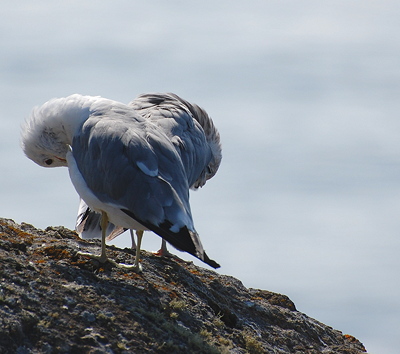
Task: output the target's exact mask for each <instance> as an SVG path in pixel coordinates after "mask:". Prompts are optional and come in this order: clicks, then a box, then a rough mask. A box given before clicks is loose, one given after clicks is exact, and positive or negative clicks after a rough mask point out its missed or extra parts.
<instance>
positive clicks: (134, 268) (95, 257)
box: [77, 251, 142, 273]
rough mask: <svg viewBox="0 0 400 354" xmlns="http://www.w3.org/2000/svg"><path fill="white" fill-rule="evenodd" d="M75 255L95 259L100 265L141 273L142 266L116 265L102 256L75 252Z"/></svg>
mask: <svg viewBox="0 0 400 354" xmlns="http://www.w3.org/2000/svg"><path fill="white" fill-rule="evenodd" d="M77 254H78V255H79V256H85V257H89V258H91V259H95V260H96V261H98V262H99V263H101V264H105V263H110V264H111V265H112V266H114V267H117V268H122V269H131V270H133V271H134V272H137V273H141V272H142V265H141V264H140V263H139V264H138V265H135V264H126V263H117V262H115V261H114V260H112V259H110V258H108V257H107V256H104V255H100V256H98V255H95V254H92V253H89V252H81V251H79V252H77Z"/></svg>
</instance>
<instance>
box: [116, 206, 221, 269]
mask: <svg viewBox="0 0 400 354" xmlns="http://www.w3.org/2000/svg"><path fill="white" fill-rule="evenodd" d="M121 210H122V211H123V212H124V213H125V214H127V215H129V216H130V217H131V218H133V219H135V220H136V221H137V222H139V223H140V224H142V225H143V226H145V227H147V228H148V229H149V230H151V231H153V232H155V233H156V234H158V235H159V236H161V237H162V238H163V239H164V240H166V241H167V242H169V243H170V244H171V245H172V246H174V247H175V248H177V249H178V250H180V251H184V252H187V253H190V254H191V255H193V256H195V257H196V258H198V259H200V260H201V261H203V262H204V263H206V264H208V265H209V266H210V267H213V268H215V269H216V268H219V267H220V265H219V264H218V263H217V262H215V261H213V260H212V259H210V258H208V256H207V254H206V253H205V252H204V250H203V247H202V246H201V243H200V239H199V238H198V235H197V233H196V232H192V231H189V230H188V228H187V227H186V226H184V227H182V228H181V229H180V230H179V231H178V232H172V231H171V230H170V228H171V226H172V224H171V223H170V222H169V221H164V222H163V223H162V224H160V225H159V226H156V225H153V224H151V223H149V222H146V221H142V220H140V219H138V218H137V217H136V216H135V215H134V214H133V213H132V212H131V211H130V210H127V209H121Z"/></svg>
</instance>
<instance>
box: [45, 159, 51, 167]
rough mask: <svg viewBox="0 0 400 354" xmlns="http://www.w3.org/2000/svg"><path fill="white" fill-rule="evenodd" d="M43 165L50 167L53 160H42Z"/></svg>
mask: <svg viewBox="0 0 400 354" xmlns="http://www.w3.org/2000/svg"><path fill="white" fill-rule="evenodd" d="M44 163H45V164H46V165H49V166H50V165H51V164H52V163H53V160H52V159H46V160H44Z"/></svg>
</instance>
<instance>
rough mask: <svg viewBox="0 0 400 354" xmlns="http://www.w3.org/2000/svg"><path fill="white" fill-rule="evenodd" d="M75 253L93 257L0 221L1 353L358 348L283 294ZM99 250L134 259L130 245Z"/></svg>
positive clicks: (68, 238) (68, 235)
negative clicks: (115, 264) (101, 261)
mask: <svg viewBox="0 0 400 354" xmlns="http://www.w3.org/2000/svg"><path fill="white" fill-rule="evenodd" d="M79 250H82V251H89V252H92V253H98V252H99V250H100V243H99V241H90V242H88V241H85V240H81V239H79V238H78V236H77V235H76V233H75V232H73V231H70V230H68V229H66V228H63V227H49V228H47V229H46V230H44V231H43V230H38V229H35V228H34V227H33V226H31V225H28V224H24V223H23V224H21V225H18V224H16V223H14V222H13V221H12V220H7V219H0V352H1V353H19V354H25V353H49V354H50V353H74V354H75V353H96V354H98V353H235V354H239V353H335V354H337V353H347V354H351V353H361V352H365V348H364V347H363V345H362V344H361V343H360V342H359V341H358V340H357V339H355V338H354V337H352V336H350V335H343V334H342V333H341V332H340V331H337V330H334V329H333V328H331V327H328V326H326V325H324V324H322V323H320V322H318V321H316V320H314V319H312V318H310V317H308V316H306V315H305V314H303V313H301V312H298V311H297V310H296V308H295V305H294V304H293V302H292V301H291V300H290V299H289V298H288V297H287V296H285V295H280V294H276V293H272V292H269V291H266V290H258V289H247V288H245V287H244V286H243V285H242V283H241V282H240V281H239V280H237V279H235V278H233V277H230V276H225V275H220V274H218V273H216V272H214V271H211V270H207V269H203V268H200V267H197V266H195V265H193V264H192V263H191V262H185V261H182V260H179V259H172V258H161V257H158V256H155V255H153V254H151V253H147V252H143V260H142V265H143V273H141V274H136V273H134V272H132V271H129V270H124V269H121V268H117V267H112V266H111V265H106V266H101V265H100V264H98V262H97V261H95V260H91V259H89V258H87V257H85V256H80V255H77V251H79ZM107 252H108V255H109V257H110V258H113V259H114V260H116V261H117V262H121V263H130V264H132V263H133V261H134V252H133V251H132V250H130V249H118V248H115V247H108V249H107Z"/></svg>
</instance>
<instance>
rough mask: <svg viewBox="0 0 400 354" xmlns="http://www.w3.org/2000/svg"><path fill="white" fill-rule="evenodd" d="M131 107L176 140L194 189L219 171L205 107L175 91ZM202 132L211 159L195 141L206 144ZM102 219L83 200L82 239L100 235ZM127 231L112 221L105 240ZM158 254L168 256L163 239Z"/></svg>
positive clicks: (78, 224)
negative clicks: (176, 93)
mask: <svg viewBox="0 0 400 354" xmlns="http://www.w3.org/2000/svg"><path fill="white" fill-rule="evenodd" d="M129 106H131V107H132V108H134V109H135V111H136V112H137V113H138V114H140V115H141V116H142V117H144V118H145V119H148V120H150V121H151V122H152V123H154V124H156V125H157V126H158V127H159V128H160V129H161V130H162V131H163V132H164V133H165V134H166V136H167V137H168V138H169V139H170V140H171V141H172V142H173V143H174V146H175V148H176V150H177V151H178V153H179V155H180V157H181V160H182V162H183V166H184V168H185V173H186V176H187V177H188V182H189V186H190V188H191V189H193V190H196V189H198V188H199V187H202V186H203V185H204V184H205V183H206V181H207V180H208V179H210V178H212V177H213V176H214V175H215V174H216V172H217V170H218V168H219V165H220V163H221V145H220V138H219V133H218V131H217V129H216V128H215V126H214V124H213V121H212V120H211V118H210V117H209V116H208V114H207V113H206V112H205V111H204V110H203V109H202V108H200V107H199V106H197V105H196V104H191V103H189V102H187V101H186V100H184V99H182V98H181V97H179V96H177V95H174V94H172V93H168V94H159V93H157V94H143V95H140V96H138V97H137V98H136V99H135V100H133V101H132V102H130V103H129ZM188 120H189V121H190V120H195V121H194V125H193V126H192V125H188V124H187V121H188ZM197 123H198V124H200V126H201V128H202V130H203V131H201V130H199V129H198V128H197V127H196V129H193V127H195V126H196V124H197ZM199 134H201V135H203V134H204V135H205V138H206V144H208V145H209V147H210V149H211V153H212V154H211V158H210V159H208V158H205V157H206V156H204V149H205V148H206V146H199V145H198V144H196V141H201V142H202V143H204V141H203V140H201V139H199V138H198V136H199ZM100 218H101V215H100V214H98V213H95V212H93V211H90V209H89V207H88V206H87V205H86V203H85V202H84V201H82V200H81V203H80V206H79V211H78V217H77V222H76V229H77V231H78V233H79V235H80V236H81V237H82V238H101V227H100ZM124 231H125V229H124V228H121V227H117V226H115V225H113V224H110V223H109V225H108V228H107V235H108V236H107V238H106V239H107V240H112V239H113V238H115V237H117V236H118V235H120V234H121V233H122V232H124ZM130 232H131V239H132V248H136V244H135V241H134V237H133V233H132V230H130ZM156 254H159V255H169V252H168V251H167V246H166V242H165V240H164V239H162V244H161V248H160V250H159V251H158V252H156Z"/></svg>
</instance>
